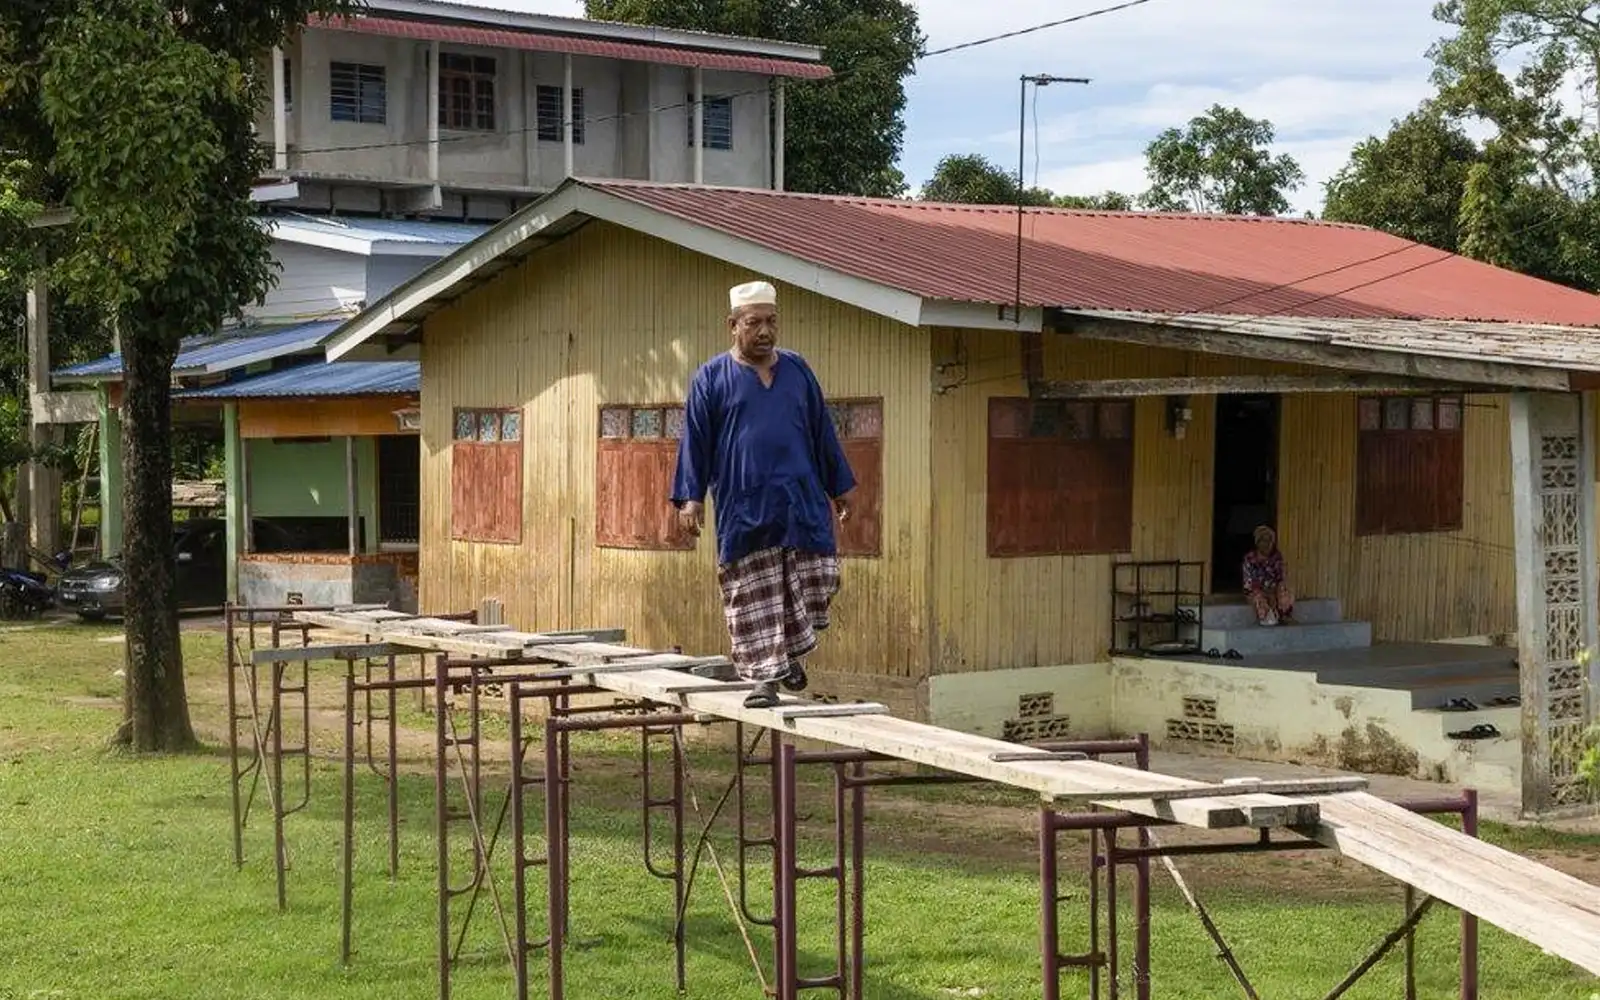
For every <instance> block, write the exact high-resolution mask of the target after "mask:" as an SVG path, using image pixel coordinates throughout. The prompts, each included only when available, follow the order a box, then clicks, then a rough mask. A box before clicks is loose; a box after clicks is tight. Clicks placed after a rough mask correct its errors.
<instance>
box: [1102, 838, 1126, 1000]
mask: <svg viewBox="0 0 1600 1000" xmlns="http://www.w3.org/2000/svg"><path fill="white" fill-rule="evenodd" d="M1104 836H1105V844H1106V855H1105V858H1106V976H1107V984H1106V996H1108V997H1110V998H1111V1000H1117V995H1118V993H1119V992H1120V990H1121V979H1122V956H1121V955H1120V954H1119V953H1118V951H1117V920H1118V917H1117V831H1116V828H1115V827H1108V828H1106V830H1105V831H1104Z"/></svg>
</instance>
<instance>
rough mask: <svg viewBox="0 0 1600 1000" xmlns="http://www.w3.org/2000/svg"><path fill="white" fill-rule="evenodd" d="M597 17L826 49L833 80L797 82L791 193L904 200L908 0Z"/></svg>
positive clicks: (697, 2) (916, 45)
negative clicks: (901, 160)
mask: <svg viewBox="0 0 1600 1000" xmlns="http://www.w3.org/2000/svg"><path fill="white" fill-rule="evenodd" d="M584 9H585V12H586V13H587V15H588V16H589V17H592V18H599V19H603V20H608V21H625V22H631V23H635V24H658V25H663V26H666V27H672V28H687V29H691V30H695V31H714V32H721V33H724V34H733V35H750V36H755V37H760V38H773V39H779V40H783V41H791V42H803V43H806V44H810V45H819V46H821V47H822V48H823V50H824V58H825V59H826V61H827V63H828V65H829V66H831V67H832V68H833V70H834V73H835V74H836V77H835V78H834V79H832V80H822V81H817V82H811V83H799V82H793V81H792V82H790V84H789V85H788V97H787V103H786V106H785V110H786V117H787V122H786V126H787V133H788V142H787V144H786V147H785V149H786V160H785V186H786V187H787V188H789V189H790V190H793V191H810V192H817V193H821V194H857V195H870V196H877V197H886V198H892V197H898V196H899V195H902V194H904V193H905V191H906V181H905V177H904V175H902V174H901V173H900V171H899V170H897V169H896V168H895V165H894V164H895V161H896V160H897V159H898V158H899V156H900V150H901V147H902V146H903V144H904V142H905V106H906V93H905V83H904V81H905V78H906V77H907V76H909V75H910V74H911V73H912V71H913V67H914V66H915V64H916V60H917V57H918V56H919V55H921V53H922V49H923V41H924V39H923V36H922V31H921V29H920V28H919V27H918V23H917V12H916V9H915V7H913V6H912V5H911V4H910V3H907V2H905V0H788V2H785V3H772V2H761V0H587V2H586V3H585V4H584Z"/></svg>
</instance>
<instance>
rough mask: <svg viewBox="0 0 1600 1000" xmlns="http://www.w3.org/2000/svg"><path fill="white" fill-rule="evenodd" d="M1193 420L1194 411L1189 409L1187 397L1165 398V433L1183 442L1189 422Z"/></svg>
mask: <svg viewBox="0 0 1600 1000" xmlns="http://www.w3.org/2000/svg"><path fill="white" fill-rule="evenodd" d="M1193 419H1194V410H1192V409H1190V408H1189V397H1188V396H1168V397H1167V432H1168V433H1169V434H1171V435H1172V436H1173V437H1175V438H1177V439H1178V440H1180V441H1181V440H1183V437H1184V435H1185V434H1187V433H1188V432H1189V422H1190V421H1191V420H1193Z"/></svg>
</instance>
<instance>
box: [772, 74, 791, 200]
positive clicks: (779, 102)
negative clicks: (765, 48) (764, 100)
mask: <svg viewBox="0 0 1600 1000" xmlns="http://www.w3.org/2000/svg"><path fill="white" fill-rule="evenodd" d="M784 93H785V90H784V86H783V78H782V77H774V78H773V83H772V103H773V115H772V117H773V123H772V190H774V191H782V190H783V166H784V164H783V152H784V143H785V141H786V137H787V136H788V124H787V122H786V121H785V117H786V111H785V108H784V103H785V102H784Z"/></svg>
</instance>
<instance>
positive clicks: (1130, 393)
mask: <svg viewBox="0 0 1600 1000" xmlns="http://www.w3.org/2000/svg"><path fill="white" fill-rule="evenodd" d="M1423 391H1426V392H1461V393H1465V392H1481V391H1483V390H1482V387H1481V386H1480V387H1477V388H1472V387H1469V386H1465V385H1461V384H1460V383H1452V382H1438V381H1434V380H1432V379H1419V378H1408V377H1406V376H1401V375H1383V374H1376V373H1359V372H1350V373H1346V374H1339V375H1214V376H1196V377H1190V378H1119V379H1093V380H1086V381H1080V382H1040V383H1037V384H1036V385H1035V386H1034V387H1033V389H1032V391H1031V395H1032V396H1033V397H1034V398H1035V399H1114V398H1122V397H1140V396H1221V395H1227V394H1229V393H1254V394H1261V393H1268V394H1271V393H1278V394H1282V393H1304V392H1423Z"/></svg>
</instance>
